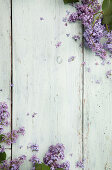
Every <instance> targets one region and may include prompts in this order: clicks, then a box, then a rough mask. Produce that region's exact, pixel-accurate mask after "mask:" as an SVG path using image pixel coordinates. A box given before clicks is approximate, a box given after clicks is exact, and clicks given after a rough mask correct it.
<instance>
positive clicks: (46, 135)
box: [12, 0, 82, 170]
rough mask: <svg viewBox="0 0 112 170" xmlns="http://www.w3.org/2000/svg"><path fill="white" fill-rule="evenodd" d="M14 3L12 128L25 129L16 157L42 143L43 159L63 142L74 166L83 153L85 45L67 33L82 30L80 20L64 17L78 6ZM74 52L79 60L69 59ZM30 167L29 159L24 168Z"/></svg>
mask: <svg viewBox="0 0 112 170" xmlns="http://www.w3.org/2000/svg"><path fill="white" fill-rule="evenodd" d="M12 7H13V68H14V71H13V78H14V90H13V98H14V101H13V128H19V127H20V126H25V129H26V135H25V136H24V137H20V138H19V140H18V142H17V144H15V145H14V146H13V157H15V156H19V155H21V154H26V155H27V156H28V159H29V157H30V156H31V155H32V153H31V152H30V151H29V150H27V145H28V144H29V143H38V144H39V146H40V152H39V154H38V156H39V157H40V158H41V159H42V157H43V155H44V154H45V152H46V151H47V149H48V147H49V146H50V145H51V144H56V143H60V142H61V143H63V144H64V145H65V147H66V159H68V160H69V161H70V163H71V170H73V169H75V161H76V160H79V159H81V157H82V66H81V63H82V50H81V48H79V44H75V43H74V41H73V40H72V39H71V38H70V37H67V36H66V34H69V33H70V34H71V35H70V36H73V35H74V34H79V33H80V34H81V27H80V24H78V23H77V24H73V25H72V24H71V25H68V26H65V23H63V22H62V18H63V17H64V16H65V15H66V10H71V11H72V10H73V9H72V7H70V6H64V4H63V1H62V0H57V1H55V0H47V1H46V0H38V2H37V1H36V0H33V1H30V0H27V1H24V0H19V1H18V0H14V1H13V5H12ZM40 17H43V18H44V20H40ZM59 41H61V42H62V45H61V46H60V47H59V48H56V47H55V44H57V42H59ZM70 56H76V58H75V60H74V61H72V62H68V58H69V57H70ZM34 112H36V113H38V114H37V115H36V116H35V118H32V114H33V113H34ZM27 113H29V116H27ZM20 145H23V148H22V149H19V146H20ZM71 153H73V156H72V157H71ZM29 168H30V165H29V163H28V160H27V162H26V164H25V165H24V166H23V168H22V169H24V170H25V169H29Z"/></svg>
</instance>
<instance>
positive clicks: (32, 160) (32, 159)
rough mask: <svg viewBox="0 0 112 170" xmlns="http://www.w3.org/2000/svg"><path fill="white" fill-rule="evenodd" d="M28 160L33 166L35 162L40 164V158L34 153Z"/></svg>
mask: <svg viewBox="0 0 112 170" xmlns="http://www.w3.org/2000/svg"><path fill="white" fill-rule="evenodd" d="M29 161H30V162H32V164H33V166H35V164H36V163H38V164H41V161H40V159H39V158H37V156H36V155H33V156H32V157H31V158H30V160H29Z"/></svg>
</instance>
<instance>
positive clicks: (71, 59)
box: [68, 56, 76, 62]
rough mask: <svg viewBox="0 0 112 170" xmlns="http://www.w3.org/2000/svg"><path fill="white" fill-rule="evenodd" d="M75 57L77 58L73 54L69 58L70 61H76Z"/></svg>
mask: <svg viewBox="0 0 112 170" xmlns="http://www.w3.org/2000/svg"><path fill="white" fill-rule="evenodd" d="M75 58H76V57H75V56H71V57H70V58H69V59H68V62H71V61H74V59H75Z"/></svg>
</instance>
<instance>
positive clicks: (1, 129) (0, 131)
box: [0, 125, 4, 134]
mask: <svg viewBox="0 0 112 170" xmlns="http://www.w3.org/2000/svg"><path fill="white" fill-rule="evenodd" d="M3 131H4V128H3V125H0V134H1V133H2V132H3Z"/></svg>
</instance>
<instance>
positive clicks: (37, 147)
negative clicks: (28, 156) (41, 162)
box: [27, 144, 39, 152]
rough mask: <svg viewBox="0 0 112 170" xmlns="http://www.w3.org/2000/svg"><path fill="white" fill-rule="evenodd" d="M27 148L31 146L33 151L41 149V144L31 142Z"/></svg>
mask: <svg viewBox="0 0 112 170" xmlns="http://www.w3.org/2000/svg"><path fill="white" fill-rule="evenodd" d="M27 148H30V149H31V150H32V151H37V152H38V151H39V145H37V144H30V145H29V146H27Z"/></svg>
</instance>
